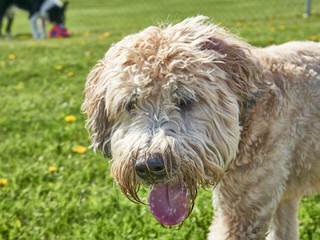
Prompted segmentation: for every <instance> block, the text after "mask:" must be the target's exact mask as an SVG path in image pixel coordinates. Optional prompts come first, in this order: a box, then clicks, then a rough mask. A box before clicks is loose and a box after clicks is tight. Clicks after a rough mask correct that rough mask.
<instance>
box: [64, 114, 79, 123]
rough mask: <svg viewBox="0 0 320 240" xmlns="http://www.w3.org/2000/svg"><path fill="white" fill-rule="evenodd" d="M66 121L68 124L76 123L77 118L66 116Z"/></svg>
mask: <svg viewBox="0 0 320 240" xmlns="http://www.w3.org/2000/svg"><path fill="white" fill-rule="evenodd" d="M64 120H65V121H66V122H74V121H75V120H76V117H75V116H73V115H69V116H66V117H65V118H64Z"/></svg>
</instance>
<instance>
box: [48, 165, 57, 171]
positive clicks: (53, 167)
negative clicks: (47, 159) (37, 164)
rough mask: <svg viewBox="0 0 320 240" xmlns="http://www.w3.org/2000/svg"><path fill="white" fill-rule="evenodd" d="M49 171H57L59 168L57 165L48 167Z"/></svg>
mask: <svg viewBox="0 0 320 240" xmlns="http://www.w3.org/2000/svg"><path fill="white" fill-rule="evenodd" d="M48 170H49V172H55V171H57V168H56V167H55V166H50V167H48Z"/></svg>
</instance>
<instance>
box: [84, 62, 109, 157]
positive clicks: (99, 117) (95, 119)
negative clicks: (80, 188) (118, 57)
mask: <svg viewBox="0 0 320 240" xmlns="http://www.w3.org/2000/svg"><path fill="white" fill-rule="evenodd" d="M104 67H105V65H104V63H103V61H100V62H99V63H97V64H96V65H95V66H94V68H93V69H92V70H91V72H90V73H89V75H88V77H87V82H86V86H85V91H84V93H85V99H84V102H83V104H82V110H83V111H84V112H85V113H86V114H87V116H88V119H87V122H86V128H87V129H88V131H89V135H90V140H91V143H92V147H93V148H94V149H99V150H101V151H102V152H103V153H104V155H105V156H110V151H109V142H110V139H109V137H110V133H111V126H112V123H111V120H110V119H109V117H108V111H107V106H106V102H105V96H104V91H103V89H101V88H102V86H103V84H101V83H102V81H103V79H102V73H103V70H104Z"/></svg>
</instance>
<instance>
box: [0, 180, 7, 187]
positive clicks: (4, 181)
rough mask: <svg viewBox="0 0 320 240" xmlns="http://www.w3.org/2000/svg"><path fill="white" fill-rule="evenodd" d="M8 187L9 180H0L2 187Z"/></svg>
mask: <svg viewBox="0 0 320 240" xmlns="http://www.w3.org/2000/svg"><path fill="white" fill-rule="evenodd" d="M7 185H8V179H6V178H0V187H5V186H7Z"/></svg>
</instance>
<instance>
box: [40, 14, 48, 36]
mask: <svg viewBox="0 0 320 240" xmlns="http://www.w3.org/2000/svg"><path fill="white" fill-rule="evenodd" d="M46 37H47V33H46V19H45V18H44V17H41V38H46Z"/></svg>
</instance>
